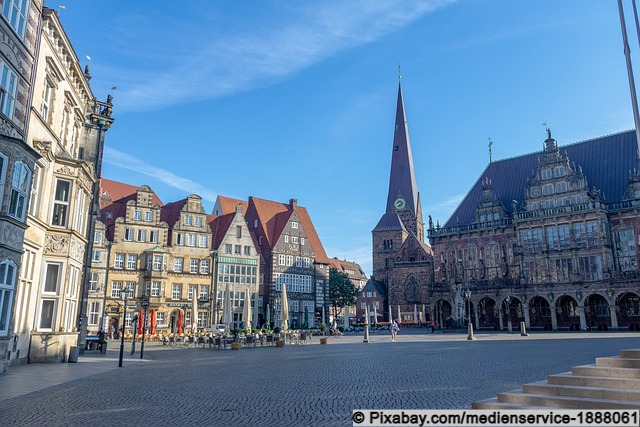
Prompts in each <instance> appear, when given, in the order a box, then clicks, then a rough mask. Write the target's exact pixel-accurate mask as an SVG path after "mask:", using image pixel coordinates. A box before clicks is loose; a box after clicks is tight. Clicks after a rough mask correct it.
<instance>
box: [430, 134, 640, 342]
mask: <svg viewBox="0 0 640 427" xmlns="http://www.w3.org/2000/svg"><path fill="white" fill-rule="evenodd" d="M635 149H636V144H635V135H634V134H633V133H632V132H626V133H622V134H617V135H612V136H610V137H603V138H600V139H596V140H591V141H586V142H583V143H578V144H574V145H573V146H568V147H567V148H559V147H558V145H557V143H556V141H555V140H554V139H553V138H551V132H550V131H549V132H548V138H547V139H546V141H545V145H544V150H543V151H542V152H541V153H539V154H537V155H536V159H534V158H533V156H531V155H529V156H523V157H522V158H515V159H508V160H505V161H502V163H500V164H495V165H490V166H489V167H488V169H487V170H486V171H485V173H484V175H485V176H484V177H483V178H482V180H481V185H478V186H477V190H478V191H477V194H479V195H480V197H479V199H478V201H477V202H476V203H474V202H473V197H474V194H476V192H474V191H470V194H469V196H468V199H469V200H465V201H463V203H462V204H461V206H460V207H459V209H458V211H456V213H454V215H453V216H452V218H463V217H464V216H465V211H467V212H470V213H472V218H471V220H470V221H469V222H468V223H464V222H463V224H462V225H458V226H451V225H449V224H445V226H444V227H440V226H439V225H438V226H436V227H434V226H433V225H431V227H430V229H429V230H428V233H429V240H430V242H431V244H432V247H433V251H434V254H435V258H436V260H437V263H436V268H435V276H436V282H435V284H434V286H433V288H432V289H431V290H430V292H431V293H432V295H433V296H432V304H431V306H430V308H431V310H432V313H433V315H434V318H435V320H436V323H437V324H438V325H439V326H440V327H449V326H453V325H456V324H458V325H461V324H466V322H468V321H470V322H471V323H473V324H474V325H475V327H476V328H489V329H509V328H517V327H519V326H520V324H521V323H523V324H524V325H525V326H526V327H527V328H530V329H541V330H543V329H544V330H558V329H564V330H567V329H568V330H588V329H590V330H593V329H598V330H608V329H632V330H636V329H638V328H640V304H639V292H638V289H639V285H640V282H639V279H640V274H638V250H637V242H636V239H637V236H638V233H639V230H638V226H639V225H640V217H639V216H638V214H639V213H640V210H639V207H640V198H639V197H640V178H639V177H638V175H637V172H634V170H637V169H636V165H637V158H636V157H635V156H634V153H635ZM598 150H602V151H598ZM569 152H571V153H573V157H570V155H569ZM600 159H602V161H601V162H600ZM625 162H626V163H625ZM525 165H528V166H525ZM625 167H628V170H627V172H628V179H625V178H624V176H625V171H624V170H621V169H622V168H625ZM605 171H606V172H605ZM507 172H508V173H507ZM512 173H515V174H516V175H513V174H512ZM508 181H511V182H514V181H517V182H518V186H521V187H518V186H516V187H513V189H511V190H510V187H512V186H511V185H510V184H506V183H507V182H508ZM596 184H597V187H596ZM475 188H476V187H474V189H475ZM604 188H607V189H608V191H609V193H610V194H609V197H610V200H607V198H606V197H607V195H606V194H605V191H603V190H604ZM622 193H624V194H622ZM517 194H521V195H522V198H520V197H518V196H517ZM500 197H502V199H503V200H504V199H505V197H509V198H510V199H513V202H512V203H511V206H505V203H504V202H503V201H502V200H500ZM467 216H469V215H467ZM450 222H452V221H451V220H450Z"/></svg>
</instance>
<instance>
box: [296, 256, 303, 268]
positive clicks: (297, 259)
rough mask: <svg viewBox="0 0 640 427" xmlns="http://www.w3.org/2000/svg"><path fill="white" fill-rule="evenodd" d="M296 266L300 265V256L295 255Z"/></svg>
mask: <svg viewBox="0 0 640 427" xmlns="http://www.w3.org/2000/svg"><path fill="white" fill-rule="evenodd" d="M296 267H302V257H299V256H297V257H296Z"/></svg>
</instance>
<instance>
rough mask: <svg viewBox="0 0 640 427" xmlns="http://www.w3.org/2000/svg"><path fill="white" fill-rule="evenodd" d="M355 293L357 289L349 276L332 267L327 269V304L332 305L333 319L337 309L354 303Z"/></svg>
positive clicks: (335, 316) (356, 293) (336, 315)
mask: <svg viewBox="0 0 640 427" xmlns="http://www.w3.org/2000/svg"><path fill="white" fill-rule="evenodd" d="M357 295H358V289H357V288H356V287H355V286H354V285H353V283H352V282H351V279H349V276H347V275H346V274H345V273H342V272H341V271H338V270H336V269H335V268H333V267H332V268H330V269H329V304H331V305H332V306H333V318H334V319H335V318H337V317H338V313H339V311H338V309H343V308H344V307H351V306H354V305H356V296H357ZM345 326H348V325H345Z"/></svg>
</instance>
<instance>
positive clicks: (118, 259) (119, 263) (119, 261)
mask: <svg viewBox="0 0 640 427" xmlns="http://www.w3.org/2000/svg"><path fill="white" fill-rule="evenodd" d="M113 268H124V254H116V256H115V259H114V260H113Z"/></svg>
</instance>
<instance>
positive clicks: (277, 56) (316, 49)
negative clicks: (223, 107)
mask: <svg viewBox="0 0 640 427" xmlns="http://www.w3.org/2000/svg"><path fill="white" fill-rule="evenodd" d="M454 1H456V0H429V1H425V0H413V1H409V0H395V1H384V2H371V1H366V0H361V1H350V2H344V1H341V0H334V1H324V2H302V3H298V4H294V6H292V3H289V2H287V3H286V4H285V6H284V7H286V13H282V14H279V13H278V11H277V10H273V8H274V7H278V6H271V5H272V4H273V3H270V4H268V5H269V7H270V8H271V10H269V12H271V14H273V16H274V17H277V18H274V19H273V20H264V19H262V20H261V21H259V24H258V23H257V22H256V23H255V25H251V24H252V23H251V21H250V20H251V19H252V17H251V16H250V15H249V17H247V18H241V17H238V16H234V18H235V19H237V20H242V19H244V20H245V21H241V22H238V25H234V26H232V27H231V26H230V27H227V28H226V29H227V30H229V31H226V32H222V31H220V30H218V33H216V30H215V28H216V26H219V25H218V24H219V20H220V18H219V17H215V16H213V15H215V14H211V15H212V17H210V18H208V17H207V16H206V15H207V14H204V15H205V16H204V17H194V19H193V21H191V23H190V24H191V25H189V26H186V25H185V26H184V27H182V26H181V30H184V31H181V33H182V32H185V31H186V32H188V34H179V37H176V40H175V41H172V40H171V39H170V38H164V37H163V38H162V40H161V41H162V43H158V40H154V39H153V37H147V38H142V37H141V38H140V40H138V42H137V43H138V46H136V49H135V50H136V51H140V52H144V57H145V60H144V61H141V60H140V59H139V58H137V59H136V60H132V61H129V62H127V64H128V65H127V67H125V68H123V67H117V66H111V67H110V68H111V69H109V70H106V73H107V75H110V76H111V77H112V80H114V81H117V82H118V86H119V87H120V89H119V93H118V105H119V109H121V110H125V111H126V110H128V111H141V110H153V109H158V108H162V107H167V106H170V105H174V104H180V103H185V102H193V101H197V100H204V99H213V98H217V97H221V96H225V95H228V94H232V93H235V92H240V91H246V90H251V89H254V88H259V87H263V86H265V85H269V84H272V83H274V82H277V81H279V80H282V79H284V78H286V77H287V76H289V75H291V74H293V73H295V72H298V71H300V70H301V69H304V68H307V67H310V66H312V65H314V64H316V63H318V62H321V61H322V60H324V59H326V58H328V57H330V56H332V55H334V54H336V53H338V52H340V51H343V50H346V49H350V48H354V47H357V46H359V45H363V44H366V43H371V42H373V41H375V40H378V39H380V38H382V37H383V36H384V35H386V34H389V33H391V32H393V31H396V30H398V29H400V28H402V27H403V26H405V25H407V24H409V23H411V22H414V21H416V20H418V19H420V18H421V17H422V16H424V15H425V14H427V13H429V12H431V11H433V10H435V9H438V8H440V7H443V6H444V5H447V4H449V3H452V2H454ZM276 5H277V3H276ZM280 7H282V6H280ZM200 12H201V11H200ZM279 15H280V16H279ZM213 19H217V21H213ZM246 20H249V22H246ZM153 22H158V20H155V21H147V23H146V25H153ZM265 22H267V23H266V24H265ZM159 23H162V21H159ZM248 28H251V31H247V29H248ZM138 31H139V32H140V33H145V31H144V29H143V28H138ZM149 32H151V33H152V34H158V33H159V31H158V29H150V31H149ZM149 32H147V33H149ZM185 36H186V37H185ZM189 36H191V37H189ZM185 39H189V40H190V44H188V45H187V46H188V49H186V50H185V49H184V46H185V44H184V41H185ZM132 43H135V41H133V42H132ZM140 44H142V45H140ZM158 45H161V46H162V47H163V49H158ZM154 63H155V64H163V66H162V67H159V68H157V69H159V70H164V71H158V72H157V73H156V74H155V75H154V74H153V73H150V72H149V70H148V68H147V67H148V64H154ZM129 67H131V68H129ZM136 67H139V68H136Z"/></svg>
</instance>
